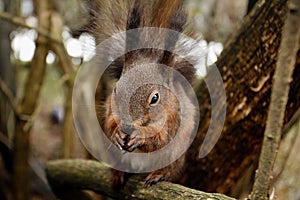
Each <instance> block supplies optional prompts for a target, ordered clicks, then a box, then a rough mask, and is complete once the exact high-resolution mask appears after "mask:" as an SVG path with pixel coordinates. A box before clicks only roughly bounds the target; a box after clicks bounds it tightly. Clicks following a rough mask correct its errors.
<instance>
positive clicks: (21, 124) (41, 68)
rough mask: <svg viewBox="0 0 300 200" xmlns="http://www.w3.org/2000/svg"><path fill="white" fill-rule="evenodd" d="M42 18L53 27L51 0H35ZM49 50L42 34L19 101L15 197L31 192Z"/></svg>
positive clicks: (26, 196) (46, 25)
mask: <svg viewBox="0 0 300 200" xmlns="http://www.w3.org/2000/svg"><path fill="white" fill-rule="evenodd" d="M34 5H35V8H36V9H37V15H38V19H39V27H40V28H43V29H45V30H49V28H50V18H49V17H50V14H51V3H50V2H49V1H47V0H39V1H38V0H36V1H34ZM47 54H48V46H47V39H46V38H45V37H43V36H41V35H39V36H38V38H37V41H36V50H35V54H34V57H33V60H32V63H31V68H30V73H29V76H28V79H27V82H26V86H25V92H24V97H23V99H22V102H21V104H20V105H19V112H20V114H21V115H22V116H26V117H18V118H17V124H16V135H15V143H14V155H13V156H14V157H13V159H14V160H13V162H14V163H13V170H14V171H13V172H14V177H13V189H14V199H17V200H21V199H22V200H23V199H24V200H26V199H29V196H30V192H29V191H30V190H29V186H30V184H29V183H30V181H29V180H30V179H29V155H30V142H29V133H30V130H31V127H32V122H31V117H32V115H33V113H34V111H35V108H36V105H37V102H38V101H37V100H38V96H39V93H40V88H41V85H42V82H43V78H44V74H45V69H46V56H47Z"/></svg>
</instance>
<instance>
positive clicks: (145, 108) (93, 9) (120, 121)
mask: <svg viewBox="0 0 300 200" xmlns="http://www.w3.org/2000/svg"><path fill="white" fill-rule="evenodd" d="M87 2H88V5H89V12H90V21H89V22H90V24H89V26H88V27H89V29H90V33H92V35H94V37H95V38H96V43H97V44H99V43H101V42H102V41H104V40H105V39H107V38H109V37H110V36H112V35H113V34H115V33H118V32H120V31H128V30H133V29H137V28H143V27H157V28H164V29H171V30H173V31H176V32H178V33H185V34H189V31H188V30H189V27H188V26H187V14H186V12H185V9H184V5H183V2H182V1H180V0H149V1H142V0H136V1H121V0H115V1H110V0H94V1H92V0H88V1H87ZM167 33H168V32H167ZM190 35H191V34H190ZM127 36H128V35H127ZM157 37H159V38H160V41H164V43H165V44H164V45H165V46H168V49H174V48H175V46H176V43H177V39H178V37H176V35H175V37H172V39H170V38H171V37H170V35H168V34H160V32H158V33H157ZM143 39H145V38H138V40H143ZM146 40H147V39H146ZM135 42H137V44H138V42H139V41H135ZM148 42H149V41H148ZM150 42H151V41H150ZM130 45H134V44H133V43H132V41H130V40H129V39H128V38H127V40H126V45H125V46H126V48H128V47H129V46H130ZM153 63H154V64H157V65H155V66H159V65H166V66H168V67H170V68H172V69H173V70H176V71H178V72H179V73H180V74H181V75H182V76H183V77H185V78H186V79H187V80H188V82H190V83H192V82H193V79H194V76H195V68H194V66H193V65H192V64H191V63H189V62H188V61H187V60H185V59H183V58H181V57H179V56H178V55H177V54H175V53H172V52H170V51H168V50H161V49H154V48H150V49H149V48H148V49H145V48H142V49H135V50H133V51H128V52H127V53H125V55H123V56H121V57H120V58H118V59H117V60H115V61H114V62H113V63H112V64H111V65H110V66H109V67H108V70H109V71H110V72H112V76H113V78H116V80H119V81H117V83H116V85H115V87H114V89H113V90H112V92H111V94H110V95H109V96H108V97H107V99H106V101H105V104H104V110H105V116H104V123H102V122H100V124H101V123H102V124H103V125H104V127H103V129H104V132H105V134H106V135H107V137H108V138H109V139H110V140H111V142H112V144H113V145H116V146H117V148H119V149H120V151H124V152H133V151H136V150H138V151H139V152H142V153H149V152H154V151H156V150H159V149H161V148H163V147H164V146H166V145H167V144H168V143H170V141H172V139H173V138H174V137H175V136H176V134H177V132H178V131H179V126H182V127H183V128H182V129H180V130H181V132H183V133H182V134H181V137H180V139H181V140H189V139H190V137H191V136H190V134H191V132H192V131H193V130H194V125H195V119H194V118H195V113H196V112H197V111H196V109H195V107H194V105H193V104H192V103H191V102H190V100H189V97H188V95H187V94H186V92H185V90H184V89H182V88H183V86H181V83H180V82H176V83H170V84H169V85H167V86H168V87H169V88H172V87H173V88H174V86H173V85H172V84H175V85H177V86H176V87H179V88H181V89H179V90H178V94H174V92H172V91H171V90H169V89H167V88H166V87H164V86H162V85H157V84H153V83H148V84H144V85H142V86H140V87H137V89H136V90H135V91H134V92H133V94H132V96H131V97H130V98H129V100H128V102H127V103H128V106H129V108H128V110H129V111H128V114H129V115H130V120H128V119H127V118H126V117H124V116H122V113H121V112H122V110H120V109H118V106H119V105H121V104H122V101H123V100H124V98H123V96H122V95H124V94H126V93H127V92H129V90H130V88H129V85H132V83H130V84H129V81H133V80H130V79H126V80H123V81H122V82H121V81H120V79H121V78H122V77H124V76H126V75H127V73H129V72H130V70H133V73H135V72H134V69H138V68H139V70H138V71H139V73H141V74H136V76H135V77H140V79H142V78H143V76H144V75H145V74H143V70H140V69H143V68H142V67H143V66H149V65H150V64H153ZM141 71H142V72H141ZM150 73H153V74H154V73H158V74H159V70H157V69H154V68H153V72H151V68H150ZM166 76H167V77H166V79H168V80H169V79H170V80H172V77H168V76H169V75H166ZM170 76H172V75H170ZM162 77H163V76H162ZM147 78H149V77H147ZM147 78H146V79H147ZM155 78H156V76H153V77H152V79H155ZM126 81H127V82H126ZM154 81H155V80H154ZM166 83H167V84H168V83H169V82H168V81H167V82H166ZM127 90H128V91H127ZM176 90H177V89H176ZM96 97H97V95H96ZM178 97H179V98H180V99H178ZM96 102H97V99H96ZM180 102H184V104H185V105H186V106H185V110H184V112H183V113H182V111H181V109H180ZM162 111H163V112H162ZM100 118H101V119H102V118H103V116H101V117H99V119H100ZM141 162H142V161H141ZM184 162H185V155H184V154H183V155H182V156H180V158H179V159H177V160H176V161H174V162H173V163H171V164H169V165H168V166H166V167H164V168H161V169H158V170H154V171H152V172H150V173H149V174H148V175H147V177H146V178H145V186H151V185H153V184H155V183H157V182H159V181H163V180H166V181H172V182H175V181H176V180H178V178H180V174H181V172H182V171H183V169H184ZM124 175H125V172H121V171H118V170H115V169H112V186H113V187H119V186H121V185H123V184H124V183H125V181H124Z"/></svg>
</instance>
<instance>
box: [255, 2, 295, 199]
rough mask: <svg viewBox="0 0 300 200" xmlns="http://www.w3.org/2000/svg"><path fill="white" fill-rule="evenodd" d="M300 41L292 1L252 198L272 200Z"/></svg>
mask: <svg viewBox="0 0 300 200" xmlns="http://www.w3.org/2000/svg"><path fill="white" fill-rule="evenodd" d="M299 39H300V1H298V0H291V1H290V2H289V13H288V15H287V19H286V21H285V23H284V28H283V33H282V40H281V44H280V49H279V56H278V60H277V64H276V70H275V74H274V84H273V86H272V94H271V103H270V108H269V113H268V118H267V122H266V130H265V133H264V140H263V146H262V150H261V154H260V159H259V166H258V170H257V172H256V179H255V182H254V186H253V191H252V194H251V199H262V200H263V199H265V200H267V199H269V189H270V184H271V181H272V179H273V178H272V174H273V166H274V162H275V159H276V155H277V152H278V148H279V144H280V138H281V133H282V126H283V117H284V111H285V108H286V103H287V100H288V94H289V90H290V82H291V80H292V73H293V71H294V67H295V62H296V55H297V50H298V48H299V45H298V44H299V43H300V40H299Z"/></svg>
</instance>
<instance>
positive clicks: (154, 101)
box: [111, 64, 179, 134]
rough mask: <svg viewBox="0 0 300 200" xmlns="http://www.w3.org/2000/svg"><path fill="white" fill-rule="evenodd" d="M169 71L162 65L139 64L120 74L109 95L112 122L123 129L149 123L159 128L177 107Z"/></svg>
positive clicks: (175, 111)
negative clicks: (113, 119) (113, 120)
mask: <svg viewBox="0 0 300 200" xmlns="http://www.w3.org/2000/svg"><path fill="white" fill-rule="evenodd" d="M171 72H172V71H171V69H169V70H168V67H165V66H163V65H159V64H140V65H137V66H134V67H132V68H131V69H130V70H129V71H127V72H126V73H124V74H123V75H122V76H121V78H120V80H119V81H118V82H117V83H116V85H115V87H114V89H113V92H112V95H111V106H112V113H113V116H114V118H115V120H116V122H117V123H118V124H119V125H120V126H121V127H125V128H124V129H128V128H126V127H131V128H134V129H136V128H139V127H140V126H151V125H155V126H156V127H158V126H159V127H161V128H163V126H164V124H165V123H166V120H169V119H170V117H171V118H173V115H174V113H178V110H179V102H178V100H177V97H176V95H175V94H174V92H173V91H172V87H173V84H172V83H171V79H172V78H171V76H172V73H171ZM170 115H172V116H170ZM128 130H131V129H128ZM128 134H130V131H129V132H128Z"/></svg>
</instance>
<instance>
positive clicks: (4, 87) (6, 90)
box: [0, 78, 19, 115]
mask: <svg viewBox="0 0 300 200" xmlns="http://www.w3.org/2000/svg"><path fill="white" fill-rule="evenodd" d="M0 90H1V92H2V93H3V95H4V96H5V97H6V98H7V100H8V102H9V104H10V106H11V107H12V109H13V111H14V112H15V114H16V115H19V111H18V106H17V104H16V103H15V100H14V95H13V93H12V92H11V91H10V89H9V87H8V86H7V85H6V83H5V82H4V81H3V80H2V78H0Z"/></svg>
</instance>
